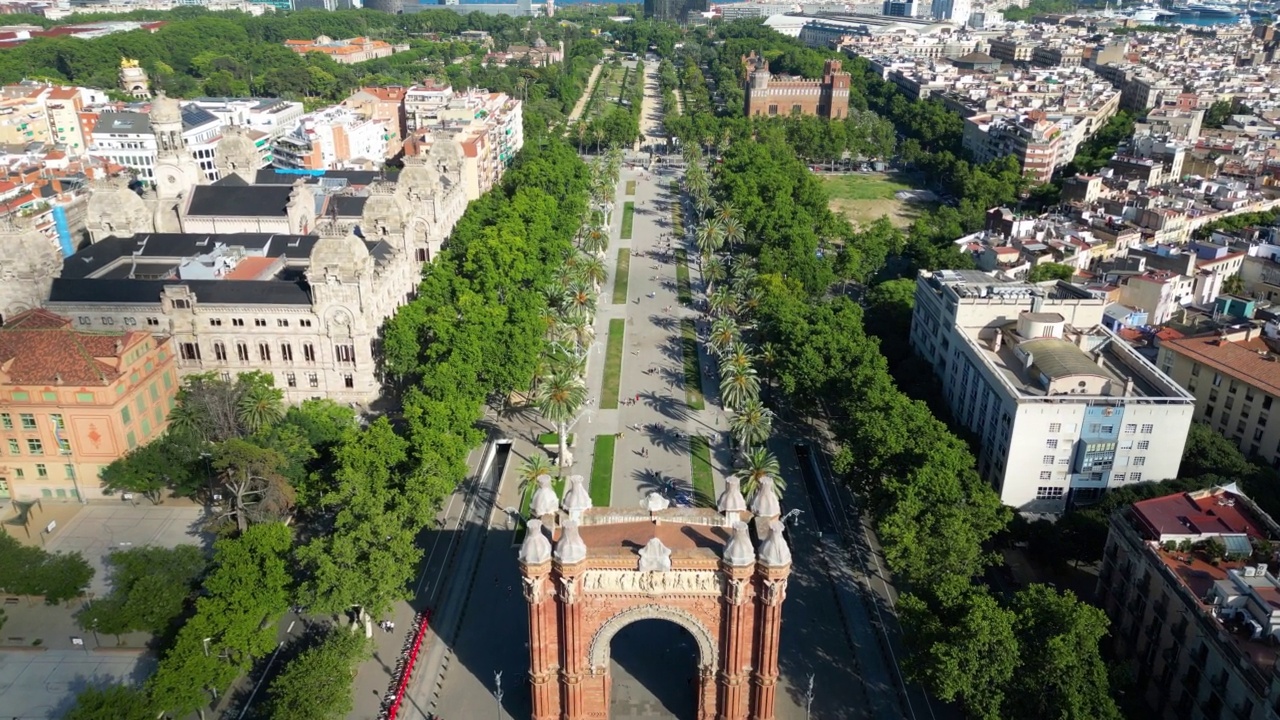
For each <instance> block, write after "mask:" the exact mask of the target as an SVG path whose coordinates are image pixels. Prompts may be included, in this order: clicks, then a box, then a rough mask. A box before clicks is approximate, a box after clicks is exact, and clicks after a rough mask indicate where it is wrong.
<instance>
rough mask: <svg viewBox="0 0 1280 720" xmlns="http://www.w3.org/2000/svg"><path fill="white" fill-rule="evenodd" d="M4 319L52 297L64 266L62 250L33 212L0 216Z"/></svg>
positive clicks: (0, 286)
mask: <svg viewBox="0 0 1280 720" xmlns="http://www.w3.org/2000/svg"><path fill="white" fill-rule="evenodd" d="M0 245H3V247H4V252H3V253H0V278H3V279H4V282H2V283H0V321H3V320H7V319H9V318H11V317H13V316H14V315H17V314H18V313H20V312H23V311H25V310H31V309H32V308H37V307H40V306H41V305H42V304H43V303H44V301H45V300H47V299H48V298H49V290H50V288H52V287H53V280H54V278H56V277H58V273H59V272H60V271H61V270H62V253H61V252H60V251H59V250H58V245H57V243H56V242H54V241H53V240H50V239H49V238H47V237H45V236H44V234H43V233H41V232H40V230H38V229H37V228H36V226H35V223H34V218H33V217H32V216H30V215H25V216H24V215H17V214H14V213H9V214H8V215H5V216H3V217H2V218H0Z"/></svg>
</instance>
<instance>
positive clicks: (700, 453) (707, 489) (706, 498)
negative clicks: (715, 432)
mask: <svg viewBox="0 0 1280 720" xmlns="http://www.w3.org/2000/svg"><path fill="white" fill-rule="evenodd" d="M689 468H690V470H691V471H692V473H693V501H694V503H695V504H696V505H699V506H702V507H710V506H712V505H714V504H715V499H716V487H715V483H714V481H713V480H712V479H711V446H710V445H708V444H707V439H706V438H704V437H702V436H700V435H695V436H692V437H690V438H689Z"/></svg>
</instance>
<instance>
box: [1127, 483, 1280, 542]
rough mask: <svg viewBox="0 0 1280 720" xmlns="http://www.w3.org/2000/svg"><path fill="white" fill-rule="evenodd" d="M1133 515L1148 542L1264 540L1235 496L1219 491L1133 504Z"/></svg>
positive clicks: (1167, 497) (1154, 499)
mask: <svg viewBox="0 0 1280 720" xmlns="http://www.w3.org/2000/svg"><path fill="white" fill-rule="evenodd" d="M1133 512H1134V516H1135V517H1136V518H1137V519H1138V522H1139V523H1140V524H1141V525H1142V526H1143V528H1144V529H1145V530H1146V532H1147V534H1148V536H1149V537H1148V539H1150V540H1155V539H1157V538H1158V537H1159V536H1161V535H1233V534H1242V533H1243V534H1246V535H1249V536H1250V537H1258V538H1264V537H1266V533H1264V532H1263V531H1262V530H1261V529H1260V528H1259V527H1258V524H1257V522H1255V521H1254V519H1253V518H1252V517H1251V516H1249V515H1248V514H1247V511H1246V510H1245V507H1244V503H1243V502H1241V501H1239V500H1238V499H1237V498H1236V495H1235V493H1232V492H1228V491H1226V490H1223V489H1220V488H1219V489H1217V490H1213V491H1209V490H1202V491H1199V492H1186V493H1180V494H1178V495H1166V496H1164V497H1158V498H1152V499H1150V500H1143V501H1141V502H1136V503H1134V504H1133Z"/></svg>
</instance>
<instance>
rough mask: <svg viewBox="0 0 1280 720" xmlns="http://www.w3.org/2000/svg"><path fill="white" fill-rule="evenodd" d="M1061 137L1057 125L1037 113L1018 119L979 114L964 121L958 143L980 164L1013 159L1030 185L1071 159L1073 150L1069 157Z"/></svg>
mask: <svg viewBox="0 0 1280 720" xmlns="http://www.w3.org/2000/svg"><path fill="white" fill-rule="evenodd" d="M1065 136H1066V132H1065V131H1064V128H1063V126H1062V124H1061V123H1057V122H1053V121H1051V120H1049V119H1048V117H1047V116H1046V115H1045V113H1044V112H1043V111H1041V110H1031V111H1029V112H1027V113H1025V114H1024V115H1022V116H1020V117H1004V116H995V115H990V114H982V115H974V116H973V117H969V118H965V121H964V134H963V136H962V142H963V144H964V148H965V149H966V150H968V151H969V152H970V153H972V154H973V156H974V159H975V160H977V161H978V162H980V163H985V162H988V161H990V160H994V159H997V158H1002V157H1007V156H1013V157H1015V158H1017V160H1018V164H1019V165H1021V166H1022V174H1023V175H1025V176H1026V177H1027V178H1028V179H1029V180H1031V181H1032V182H1036V183H1045V182H1049V181H1050V180H1052V179H1053V173H1054V171H1055V170H1057V169H1058V168H1059V167H1060V166H1062V165H1065V164H1066V163H1068V162H1070V161H1071V157H1073V156H1074V155H1075V152H1074V149H1073V150H1072V151H1071V154H1070V155H1068V154H1067V152H1066V151H1065V149H1064V147H1063V145H1064V142H1065Z"/></svg>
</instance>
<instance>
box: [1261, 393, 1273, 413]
mask: <svg viewBox="0 0 1280 720" xmlns="http://www.w3.org/2000/svg"><path fill="white" fill-rule="evenodd" d="M1262 409H1263V410H1270V409H1271V396H1270V395H1268V396H1266V397H1264V398H1262Z"/></svg>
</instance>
